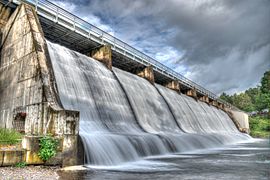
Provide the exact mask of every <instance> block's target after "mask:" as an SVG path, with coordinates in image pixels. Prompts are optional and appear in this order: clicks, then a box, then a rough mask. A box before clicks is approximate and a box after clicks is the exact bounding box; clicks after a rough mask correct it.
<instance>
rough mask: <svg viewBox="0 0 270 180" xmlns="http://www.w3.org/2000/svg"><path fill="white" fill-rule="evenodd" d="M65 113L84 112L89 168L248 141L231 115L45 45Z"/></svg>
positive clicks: (81, 130) (82, 121) (82, 129)
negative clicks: (90, 166) (70, 111)
mask: <svg viewBox="0 0 270 180" xmlns="http://www.w3.org/2000/svg"><path fill="white" fill-rule="evenodd" d="M47 45H48V50H49V55H50V60H51V61H52V66H53V71H54V74H55V79H56V84H57V88H58V93H59V96H60V100H61V104H62V105H63V108H64V109H69V110H77V111H80V128H79V134H80V136H81V138H82V140H83V143H84V148H85V152H86V162H85V163H86V164H92V165H106V166H111V165H118V164H121V163H124V162H129V161H137V160H140V159H142V158H144V157H147V156H153V155H166V154H169V153H179V152H183V151H190V150H196V149H202V148H209V147H216V146H220V145H224V144H226V143H233V142H236V141H240V140H245V139H247V138H248V136H246V135H243V134H241V133H239V132H238V130H237V129H236V127H235V126H234V124H233V122H232V120H231V119H230V118H229V117H228V116H227V114H226V113H225V112H223V111H221V110H218V109H216V108H215V107H210V106H208V105H207V104H205V103H202V102H196V101H195V100H194V99H192V98H190V97H187V96H185V95H180V94H177V93H176V92H174V91H172V90H170V89H167V88H165V87H163V86H160V85H157V84H155V85H152V84H151V83H149V82H148V81H147V80H145V79H143V78H140V77H138V76H136V75H134V74H131V73H129V72H125V71H123V70H120V69H117V68H113V71H110V70H108V69H107V68H106V67H105V66H104V65H103V64H102V63H100V62H98V61H96V60H94V59H92V58H89V57H87V56H85V55H82V54H80V53H78V52H75V51H72V50H69V49H67V48H65V47H63V46H60V45H57V44H54V43H51V42H49V41H47Z"/></svg>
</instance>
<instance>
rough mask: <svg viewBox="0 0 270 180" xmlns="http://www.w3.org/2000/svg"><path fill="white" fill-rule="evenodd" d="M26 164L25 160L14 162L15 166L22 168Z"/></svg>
mask: <svg viewBox="0 0 270 180" xmlns="http://www.w3.org/2000/svg"><path fill="white" fill-rule="evenodd" d="M26 166H27V164H26V162H19V163H16V164H15V167H18V168H24V167H26Z"/></svg>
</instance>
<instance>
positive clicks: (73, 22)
mask: <svg viewBox="0 0 270 180" xmlns="http://www.w3.org/2000/svg"><path fill="white" fill-rule="evenodd" d="M13 2H14V3H15V4H20V3H21V2H25V3H27V4H31V5H33V6H34V7H35V10H36V12H37V14H38V15H40V16H42V17H43V18H46V19H48V20H51V21H53V22H54V23H57V24H59V25H61V26H63V27H65V28H68V29H70V30H71V31H74V32H76V33H78V34H80V35H82V36H84V37H86V38H88V39H90V40H92V41H95V42H97V43H99V44H109V45H111V46H112V50H114V51H116V52H118V53H120V54H123V55H124V56H127V57H129V58H131V59H133V60H134V61H137V62H140V63H142V64H144V65H151V66H153V69H154V70H155V71H157V72H159V73H161V74H163V75H166V76H167V77H170V78H172V79H175V80H179V81H180V82H181V83H182V84H184V85H185V86H187V87H189V88H195V89H196V91H198V92H199V93H201V94H203V95H207V96H208V97H209V98H211V99H214V100H217V101H218V102H220V103H223V104H225V105H227V106H230V107H233V106H232V105H231V104H229V103H228V102H226V101H223V100H222V99H220V98H219V97H218V96H217V95H216V94H214V93H212V92H211V91H209V90H207V89H205V88H204V87H202V86H200V85H198V84H197V83H195V82H193V81H191V80H190V79H188V78H186V77H184V76H183V75H181V74H179V73H177V72H175V71H174V70H172V69H171V68H169V67H167V66H165V65H164V64H162V63H160V62H158V61H156V60H155V59H153V58H151V57H150V56H148V55H146V54H144V53H142V52H140V51H139V50H137V49H135V48H134V47H132V46H130V45H128V44H127V43H125V42H123V41H121V40H120V39H118V38H116V37H114V36H112V35H110V34H109V33H107V32H105V31H103V30H101V29H99V28H98V27H96V26H94V25H92V24H90V23H88V22H87V21H85V20H83V19H81V18H79V17H77V16H76V15H74V14H72V13H70V12H68V11H66V10H65V9H63V8H61V7H59V6H57V5H55V4H53V3H51V2H50V1H48V0H13ZM233 108H235V107H233Z"/></svg>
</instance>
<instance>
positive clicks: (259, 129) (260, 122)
mask: <svg viewBox="0 0 270 180" xmlns="http://www.w3.org/2000/svg"><path fill="white" fill-rule="evenodd" d="M249 126H250V135H251V136H253V137H260V138H267V137H269V136H270V119H269V118H264V117H260V116H256V117H250V118H249Z"/></svg>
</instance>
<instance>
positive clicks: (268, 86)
mask: <svg viewBox="0 0 270 180" xmlns="http://www.w3.org/2000/svg"><path fill="white" fill-rule="evenodd" d="M261 85H262V86H261V91H262V93H267V94H270V71H266V72H265V73H264V75H263V77H262V79H261Z"/></svg>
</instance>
